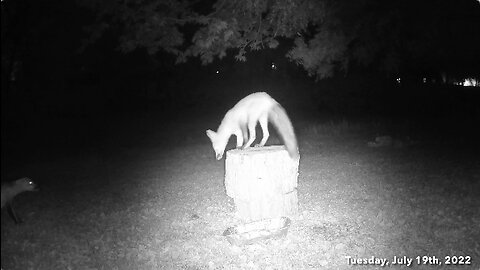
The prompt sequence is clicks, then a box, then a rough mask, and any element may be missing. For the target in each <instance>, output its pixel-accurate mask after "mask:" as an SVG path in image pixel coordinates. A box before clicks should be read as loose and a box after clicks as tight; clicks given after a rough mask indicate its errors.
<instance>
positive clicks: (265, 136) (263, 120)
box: [255, 116, 270, 147]
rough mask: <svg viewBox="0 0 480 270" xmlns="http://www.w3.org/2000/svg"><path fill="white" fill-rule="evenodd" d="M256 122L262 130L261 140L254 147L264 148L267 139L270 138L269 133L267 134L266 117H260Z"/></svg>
mask: <svg viewBox="0 0 480 270" xmlns="http://www.w3.org/2000/svg"><path fill="white" fill-rule="evenodd" d="M258 122H260V127H261V128H262V133H263V138H262V141H260V143H259V144H257V145H255V146H256V147H260V146H264V145H265V143H266V142H267V140H268V137H270V133H269V132H268V117H267V116H263V117H260V119H259V120H258Z"/></svg>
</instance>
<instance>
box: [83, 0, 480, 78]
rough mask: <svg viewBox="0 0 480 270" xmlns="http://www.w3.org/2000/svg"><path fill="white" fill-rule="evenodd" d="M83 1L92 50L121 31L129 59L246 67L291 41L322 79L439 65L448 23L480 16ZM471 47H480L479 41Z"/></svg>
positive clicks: (220, 2) (310, 0)
mask: <svg viewBox="0 0 480 270" xmlns="http://www.w3.org/2000/svg"><path fill="white" fill-rule="evenodd" d="M77 1H79V2H80V3H82V4H83V5H86V6H88V7H90V8H92V9H93V10H95V11H96V14H97V22H96V24H94V25H92V26H91V27H90V31H91V36H90V39H89V40H88V42H87V44H88V43H91V42H93V41H95V40H96V39H97V38H98V37H100V36H101V35H102V34H103V33H105V32H106V31H113V32H115V33H119V35H120V38H119V44H120V46H119V48H120V49H121V50H122V51H124V52H129V51H132V50H135V49H136V48H146V49H147V50H148V52H149V53H150V54H155V53H157V52H158V51H159V50H163V51H165V52H168V53H171V54H174V55H176V57H177V62H185V61H187V59H188V58H189V57H200V59H201V60H202V62H203V63H210V62H211V61H212V60H213V59H214V58H216V57H218V58H223V57H224V56H225V55H226V54H227V51H228V50H230V51H234V52H235V57H236V59H237V60H240V61H245V60H246V59H247V56H248V54H247V53H248V51H255V50H260V49H264V48H276V47H277V46H278V45H279V43H280V42H285V41H286V40H290V41H293V42H291V44H293V45H292V47H291V49H290V50H289V52H288V53H287V55H286V56H287V57H288V58H289V59H290V60H292V61H294V62H295V63H297V64H299V65H301V66H302V67H303V68H304V69H305V70H306V71H307V72H308V74H310V75H312V76H316V77H317V78H324V77H328V76H331V75H332V74H334V72H335V71H338V70H343V71H346V70H347V69H348V67H349V66H351V65H363V66H368V65H370V66H375V67H378V68H379V69H381V70H383V71H386V72H388V73H398V72H401V71H402V69H403V70H405V69H408V68H409V67H417V66H418V64H424V65H425V66H430V67H431V66H435V64H436V63H434V62H435V61H433V63H432V59H437V58H439V57H442V52H445V50H447V48H449V47H451V46H450V45H451V44H450V43H449V42H445V41H446V38H445V34H446V33H445V32H444V31H441V30H440V29H442V26H443V27H445V26H444V24H445V21H444V19H445V18H448V17H450V16H452V15H451V12H452V10H454V11H455V12H457V13H458V14H457V15H459V16H461V15H462V13H461V9H462V8H463V9H465V8H469V9H471V8H473V9H475V8H476V10H477V13H478V7H477V6H478V5H477V6H472V5H473V4H477V3H475V1H473V0H462V1H457V2H455V4H451V3H449V2H451V1H433V0H426V1H421V2H418V1H413V0H412V1H408V0H407V1H381V0H358V1H347V0H337V1H334V0H217V1H213V0H212V1H186V0H183V1H173V0H77ZM458 2H461V5H459V3H458ZM456 6H460V7H461V8H458V7H456ZM477 13H475V14H477ZM468 23H470V22H467V23H466V24H468ZM476 23H477V25H478V22H476ZM459 27H465V25H464V24H462V25H460V26H459ZM468 44H469V45H466V46H472V44H473V45H478V40H477V41H476V43H475V42H473V43H472V42H471V41H469V42H468ZM472 48H473V47H472ZM462 57H465V58H468V57H470V56H466V55H462Z"/></svg>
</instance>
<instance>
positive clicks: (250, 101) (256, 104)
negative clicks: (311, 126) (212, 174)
mask: <svg viewBox="0 0 480 270" xmlns="http://www.w3.org/2000/svg"><path fill="white" fill-rule="evenodd" d="M269 122H271V123H272V124H273V125H274V126H275V128H276V129H277V131H278V133H279V134H280V137H281V138H282V140H283V143H284V144H285V147H286V149H287V151H288V153H289V155H290V157H291V158H292V159H298V158H299V152H298V144H297V138H296V136H295V131H294V129H293V125H292V122H291V121H290V118H288V115H287V112H286V111H285V109H284V108H283V107H282V106H281V105H280V104H279V103H278V102H277V101H276V100H275V99H273V98H272V97H271V96H270V95H269V94H267V93H265V92H256V93H252V94H250V95H248V96H246V97H244V98H243V99H241V100H240V101H239V102H238V103H237V104H235V106H233V108H231V109H230V110H229V111H228V112H227V113H226V114H225V116H224V118H223V120H222V122H221V123H220V126H219V127H218V129H217V132H215V131H213V130H210V129H208V130H207V131H206V133H207V136H208V138H210V141H211V142H212V147H213V150H214V151H215V156H216V158H217V160H220V159H222V157H223V153H224V152H225V147H226V146H227V143H228V140H229V139H230V136H232V135H235V137H236V139H237V148H241V147H242V145H243V149H246V148H248V147H250V146H251V145H252V143H253V142H254V141H255V139H256V131H255V127H256V126H257V123H260V127H261V128H262V133H263V138H262V140H261V141H260V143H259V144H257V145H255V146H256V147H260V146H264V145H265V143H266V142H267V140H268V137H269V136H270V133H269V131H268V123H269ZM245 141H246V143H245V145H244V144H243V143H244V142H245Z"/></svg>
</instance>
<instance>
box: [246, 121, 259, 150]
mask: <svg viewBox="0 0 480 270" xmlns="http://www.w3.org/2000/svg"><path fill="white" fill-rule="evenodd" d="M256 125H257V122H256V121H254V122H249V123H248V134H249V135H250V138H248V141H247V143H246V144H245V145H244V146H243V149H246V148H248V147H250V145H252V143H253V141H255V139H256V136H257V135H256V132H255V126H256Z"/></svg>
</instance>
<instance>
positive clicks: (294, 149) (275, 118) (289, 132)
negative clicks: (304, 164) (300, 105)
mask: <svg viewBox="0 0 480 270" xmlns="http://www.w3.org/2000/svg"><path fill="white" fill-rule="evenodd" d="M268 117H269V118H270V121H271V122H272V124H273V125H274V126H275V128H276V129H277V131H278V133H279V134H280V137H282V140H283V143H284V144H285V147H286V148H287V151H288V154H289V155H290V157H291V158H293V159H298V158H299V153H298V144H297V137H296V136H295V131H294V130H293V125H292V122H291V121H290V118H288V115H287V112H286V111H285V109H284V108H283V107H282V106H281V105H280V104H277V105H275V106H273V108H272V110H271V112H270V114H269V116H268Z"/></svg>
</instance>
